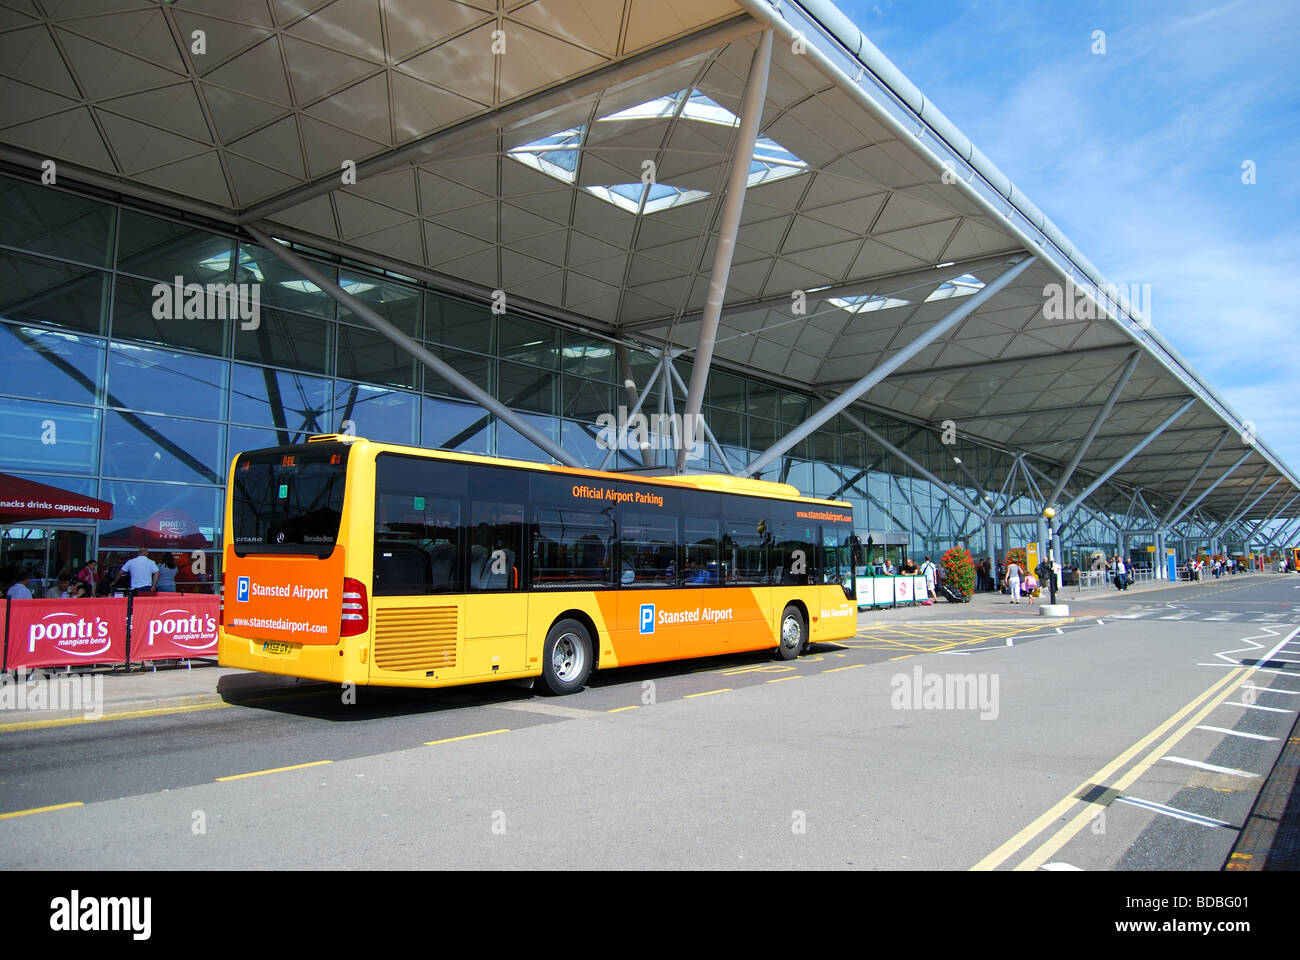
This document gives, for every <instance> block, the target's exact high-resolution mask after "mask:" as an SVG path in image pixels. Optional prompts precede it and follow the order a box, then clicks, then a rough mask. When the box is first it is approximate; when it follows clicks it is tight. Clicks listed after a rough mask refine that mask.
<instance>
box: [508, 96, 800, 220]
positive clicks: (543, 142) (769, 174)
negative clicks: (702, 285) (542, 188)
mask: <svg viewBox="0 0 1300 960" xmlns="http://www.w3.org/2000/svg"><path fill="white" fill-rule="evenodd" d="M674 118H676V119H678V120H695V121H698V122H700V123H713V124H718V125H720V126H726V127H737V126H739V125H740V118H739V117H737V116H736V115H735V114H734V113H732V112H731V111H730V110H728V109H727V108H726V107H724V106H722V105H721V104H720V103H718V102H717V101H716V100H712V99H710V98H709V97H707V96H705V95H704V94H702V93H700V92H699V91H698V90H678V91H677V92H676V93H673V94H669V95H667V96H662V97H656V98H655V99H654V100H647V101H646V102H645V103H640V104H637V105H636V106H632V107H627V108H626V109H623V110H619V111H618V112H617V113H612V114H610V115H609V116H607V117H600V118H598V119H597V121H596V122H597V123H610V122H630V121H638V120H640V121H648V120H665V119H667V120H671V119H674ZM588 129H589V128H588V127H587V126H585V125H584V126H580V127H572V128H570V129H568V130H561V131H560V132H558V133H553V134H550V135H549V136H546V137H542V138H541V139H540V140H534V141H532V142H531V143H526V144H524V145H523V146H520V147H515V148H514V149H513V150H511V151H510V152H509V156H510V157H512V158H513V159H515V160H518V161H519V162H520V163H522V164H525V165H527V166H530V167H532V168H533V169H534V170H538V171H540V172H541V173H544V174H546V175H547V176H550V177H554V178H555V179H557V180H563V181H564V182H565V183H576V182H577V179H578V162H579V160H580V155H581V151H582V149H583V147H584V144H585V142H586V138H587V130H588ZM807 168H808V165H807V164H806V163H805V162H804V161H803V160H801V159H799V157H797V156H796V155H795V154H793V153H791V152H790V151H789V150H787V149H786V148H785V147H783V146H781V144H779V143H777V142H776V141H775V140H772V139H771V138H769V137H759V138H758V139H757V140H756V141H755V144H754V159H753V161H752V162H751V163H750V165H749V181H748V184H747V186H750V187H752V186H756V185H757V184H760V183H768V182H770V181H772V180H780V179H783V178H785V177H792V176H794V175H795V174H799V173H803V172H804V170H806V169H807ZM584 189H585V190H586V191H587V192H588V193H590V194H591V195H592V196H593V197H598V198H599V199H601V200H604V201H605V202H606V203H612V204H614V206H616V207H619V208H621V209H623V210H626V211H628V212H629V213H634V214H644V213H656V212H658V211H660V210H667V209H668V208H669V207H676V206H680V205H681V204H684V203H694V202H695V201H696V200H703V199H704V198H705V197H707V196H709V192H708V191H707V190H695V189H690V188H687V187H678V186H674V185H673V184H670V183H651V184H648V185H647V184H645V183H644V182H638V183H616V184H609V185H604V186H591V187H584Z"/></svg>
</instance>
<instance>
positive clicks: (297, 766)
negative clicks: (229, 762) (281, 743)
mask: <svg viewBox="0 0 1300 960" xmlns="http://www.w3.org/2000/svg"><path fill="white" fill-rule="evenodd" d="M333 762H334V761H333V760H313V761H312V762H311V763H295V764H293V765H292V766H289V767H272V768H271V769H270V770H254V771H253V772H252V773H237V774H235V775H234V776H231V777H217V782H218V783H225V782H226V781H227V780H244V779H246V778H248V777H264V776H266V775H267V774H268V773H284V772H285V771H286V770H302V769H304V768H305V767H319V766H322V765H323V764H326V763H333Z"/></svg>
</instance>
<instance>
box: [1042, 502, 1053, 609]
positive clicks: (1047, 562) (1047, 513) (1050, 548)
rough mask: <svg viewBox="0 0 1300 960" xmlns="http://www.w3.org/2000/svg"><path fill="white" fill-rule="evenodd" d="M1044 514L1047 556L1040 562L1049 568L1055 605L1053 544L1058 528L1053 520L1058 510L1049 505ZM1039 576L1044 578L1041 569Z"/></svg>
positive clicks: (1049, 578) (1049, 580) (1048, 575)
mask: <svg viewBox="0 0 1300 960" xmlns="http://www.w3.org/2000/svg"><path fill="white" fill-rule="evenodd" d="M1043 516H1044V517H1046V518H1047V558H1046V559H1045V560H1043V562H1042V564H1040V567H1046V569H1047V580H1048V582H1049V583H1050V584H1051V588H1050V589H1051V597H1052V605H1053V606H1055V605H1056V565H1055V563H1054V562H1053V560H1054V557H1053V544H1055V543H1056V530H1055V524H1054V523H1053V520H1054V518H1055V517H1056V511H1055V510H1053V509H1052V508H1051V507H1047V508H1046V509H1045V510H1043ZM1038 578H1039V579H1040V580H1041V579H1042V578H1043V573H1042V570H1041V569H1040V571H1039V574H1038Z"/></svg>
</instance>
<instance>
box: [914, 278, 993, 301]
mask: <svg viewBox="0 0 1300 960" xmlns="http://www.w3.org/2000/svg"><path fill="white" fill-rule="evenodd" d="M983 289H984V281H983V280H980V279H978V278H977V277H974V276H972V275H971V274H969V273H963V274H962V275H961V276H960V277H953V278H952V279H951V280H949V281H947V282H946V283H941V284H939V286H938V287H937V288H936V289H935V291H934V293H932V294H930V295H929V296H928V297H926V298H925V302H926V303H929V302H930V301H931V300H950V299H952V298H953V297H969V296H970V295H971V294H972V293H975V292H976V291H977V290H983Z"/></svg>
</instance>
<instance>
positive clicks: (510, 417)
mask: <svg viewBox="0 0 1300 960" xmlns="http://www.w3.org/2000/svg"><path fill="white" fill-rule="evenodd" d="M244 229H246V230H247V231H248V232H249V233H251V234H252V235H253V236H254V237H255V238H256V239H257V241H258V243H260V244H262V246H263V247H265V248H266V251H267V253H269V254H271V255H272V256H274V257H275V258H276V259H277V260H279V261H281V262H282V263H284V264H285V266H287V267H289V269H291V270H294V271H295V272H297V273H298V274H299V275H300V276H302V277H303V278H304V279H306V280H310V281H311V282H312V283H314V284H316V286H318V287H320V288H321V289H322V290H324V291H325V293H326V294H328V295H329V297H330V299H332V300H334V302H336V303H340V304H342V305H343V306H345V307H347V308H348V309H349V310H351V311H352V312H353V313H355V314H356V315H357V316H358V317H360V318H361V319H362V320H364V321H365V322H366V323H367V324H369V325H370V326H371V327H372V328H373V329H374V330H375V332H376V333H379V334H381V335H382V336H384V337H386V338H387V339H388V340H391V341H392V342H393V343H395V344H396V345H397V346H399V347H401V348H402V349H403V350H405V351H406V352H407V353H408V354H410V355H411V356H412V357H414V358H415V359H416V360H419V361H420V362H421V363H423V364H424V365H425V366H426V367H428V368H429V369H430V370H432V371H433V372H434V373H436V374H438V376H440V377H442V378H443V379H444V380H446V381H447V382H448V383H450V384H451V385H452V386H453V387H455V388H456V389H457V390H459V391H460V392H461V393H463V394H465V396H467V397H469V398H470V399H471V400H473V401H474V402H476V403H478V404H479V405H480V406H482V407H485V408H486V409H487V410H489V411H491V412H492V413H494V414H496V416H497V418H498V419H499V420H503V421H505V422H506V423H508V424H509V425H510V426H511V427H513V428H514V429H515V430H517V431H519V433H521V434H523V435H524V436H525V437H527V438H528V440H530V441H531V442H532V443H533V444H534V445H536V446H537V448H538V449H540V450H543V451H545V452H546V453H547V454H549V455H550V456H552V457H554V458H555V459H556V460H558V461H559V462H560V463H562V464H564V465H565V466H569V467H581V466H583V464H582V463H581V462H580V461H578V460H577V459H576V458H575V457H574V456H573V455H572V454H570V453H569V452H568V451H567V450H565V449H564V448H563V447H562V446H560V445H559V444H558V443H556V442H555V441H554V440H552V439H551V438H550V437H548V436H546V434H544V433H542V432H541V431H540V430H538V429H537V428H536V427H534V426H533V425H532V424H531V423H529V422H528V421H527V420H525V419H524V418H523V417H522V416H520V415H519V414H517V413H515V412H514V411H513V410H511V409H510V408H509V407H507V406H506V405H505V404H504V403H501V402H500V401H499V400H497V399H496V397H494V396H492V394H490V393H488V392H487V391H486V390H484V389H483V388H482V387H480V386H479V385H478V384H476V383H474V381H472V380H470V379H469V378H468V377H466V376H465V375H463V374H462V373H460V371H458V370H457V369H456V368H455V367H453V366H452V365H451V364H449V363H448V362H447V361H446V360H443V359H442V358H441V357H439V356H436V355H434V354H433V353H430V352H429V351H428V350H427V349H425V347H423V346H422V345H421V344H419V343H418V342H416V341H415V340H413V339H412V338H411V337H408V336H407V335H406V334H405V333H403V332H402V331H401V330H399V329H398V328H397V327H395V326H393V324H391V323H389V322H388V321H387V320H385V319H384V318H383V317H381V316H380V315H379V314H378V313H376V312H375V311H374V310H373V309H371V307H370V306H369V305H368V304H366V303H364V302H362V301H361V300H359V299H358V298H356V297H354V296H353V295H352V294H350V293H348V292H347V291H346V290H344V289H343V288H342V287H340V286H339V285H338V284H337V283H335V282H334V281H333V280H330V279H329V278H327V277H326V276H325V275H324V274H323V273H321V272H320V271H319V270H317V269H316V268H315V267H313V266H311V264H309V263H307V262H306V261H305V260H303V259H302V258H301V257H299V256H298V255H297V254H296V253H294V252H293V251H292V250H290V249H289V248H288V247H287V246H285V245H284V244H282V243H278V242H277V241H275V240H272V239H271V238H270V237H269V236H267V235H266V234H265V233H263V232H262V231H261V230H258V229H257V228H256V227H254V226H252V225H249V226H246V227H245V228H244Z"/></svg>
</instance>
